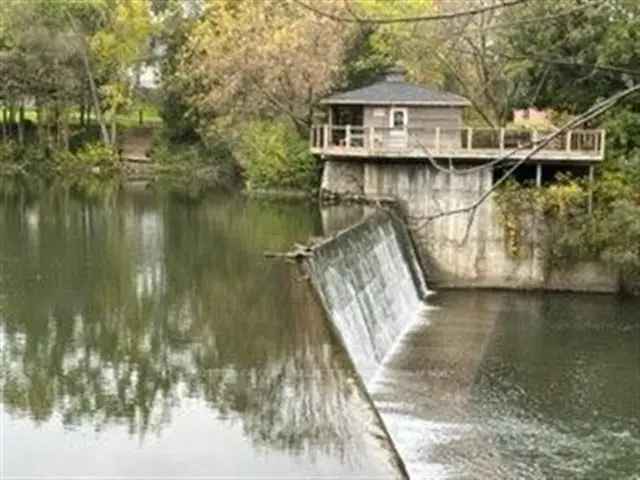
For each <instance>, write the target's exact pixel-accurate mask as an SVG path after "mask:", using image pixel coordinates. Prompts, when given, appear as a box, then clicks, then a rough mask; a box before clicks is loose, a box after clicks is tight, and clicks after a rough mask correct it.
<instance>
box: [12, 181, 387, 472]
mask: <svg viewBox="0 0 640 480" xmlns="http://www.w3.org/2000/svg"><path fill="white" fill-rule="evenodd" d="M318 222H319V219H318V218H317V216H316V215H315V214H310V213H309V209H307V208H304V207H302V208H301V207H300V206H292V205H274V204H264V203H256V202H252V201H247V200H245V199H241V198H237V197H228V196H218V195H215V196H212V197H211V198H208V199H206V200H205V201H203V202H199V203H190V202H185V201H178V200H177V199H176V198H174V197H171V196H168V195H158V194H154V193H151V192H148V191H146V190H140V191H136V192H127V193H123V192H120V193H118V194H116V195H115V196H113V197H112V198H110V199H109V200H107V201H101V200H95V199H94V201H92V202H87V201H86V200H84V199H79V198H77V197H75V196H74V195H69V194H66V195H60V194H53V193H48V192H47V193H43V194H42V195H28V196H22V195H12V196H5V198H4V200H2V201H0V329H1V330H0V332H1V333H2V335H3V336H4V351H3V363H4V365H3V367H4V368H3V369H2V373H1V376H2V377H1V381H2V383H3V387H4V398H3V403H4V409H5V411H6V412H8V413H9V415H13V416H25V415H26V416H28V417H29V418H32V419H33V420H34V421H37V422H46V421H48V420H49V419H50V418H51V417H52V415H54V414H59V415H61V416H62V418H63V421H64V423H65V425H67V426H70V427H71V426H76V425H92V426H93V427H94V428H95V429H96V430H98V431H99V430H102V429H105V428H108V427H109V426H111V425H116V424H124V425H126V426H127V428H128V430H129V432H130V434H136V435H139V436H140V437H141V439H143V438H144V437H145V434H147V433H148V432H150V431H155V432H161V431H162V428H163V426H165V425H167V424H169V423H170V422H171V421H172V412H173V411H174V409H175V408H177V407H179V405H180V403H181V401H182V400H183V399H185V398H187V397H189V398H199V399H202V400H203V401H206V403H207V404H208V405H209V406H210V407H211V410H212V414H213V415H217V416H219V417H220V418H226V419H228V421H229V422H241V423H242V426H243V430H244V431H245V434H246V435H247V436H249V437H250V438H251V440H252V441H253V442H255V444H257V445H262V446H265V447H270V448H277V449H282V450H286V451H288V452H294V453H305V455H310V454H313V452H323V453H329V452H330V453H331V454H332V455H339V456H341V457H345V456H353V457H354V458H353V459H352V460H353V461H355V458H356V457H357V456H358V455H359V450H361V445H360V444H361V443H362V442H363V441H365V440H363V438H365V437H370V438H372V437H376V438H382V436H381V435H380V432H379V431H376V428H378V427H376V425H375V424H376V420H375V417H374V415H373V413H372V411H371V410H370V408H369V404H368V401H367V400H366V399H365V398H364V397H363V394H362V391H361V390H360V389H359V387H358V384H357V382H356V381H355V377H354V373H353V371H352V369H351V366H350V364H349V362H348V360H347V359H346V358H345V357H344V356H343V353H342V351H341V350H340V349H339V348H337V347H336V345H335V343H334V341H333V340H332V337H331V336H330V335H329V333H328V331H327V328H326V323H325V320H324V318H323V316H322V312H321V311H320V310H319V308H318V306H317V305H316V304H315V303H314V301H313V299H312V297H311V294H310V291H309V290H308V286H307V284H306V282H304V281H301V279H299V278H298V275H297V272H294V271H292V269H291V267H289V266H287V265H284V264H282V263H279V262H272V261H267V260H264V258H263V255H262V252H263V251H264V250H278V249H286V248H287V247H288V246H289V245H291V243H292V242H293V241H300V240H305V239H306V238H307V237H308V236H309V235H311V234H313V233H315V232H316V231H317V229H318V227H319V225H318ZM372 433H373V434H374V435H372ZM376 442H377V443H378V444H379V445H378V446H380V444H384V443H385V442H386V440H376Z"/></svg>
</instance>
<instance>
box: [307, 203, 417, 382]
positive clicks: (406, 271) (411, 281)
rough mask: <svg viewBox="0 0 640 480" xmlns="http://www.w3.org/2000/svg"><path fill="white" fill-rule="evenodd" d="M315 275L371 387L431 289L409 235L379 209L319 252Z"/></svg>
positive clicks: (312, 261) (310, 263)
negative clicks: (428, 289)
mask: <svg viewBox="0 0 640 480" xmlns="http://www.w3.org/2000/svg"><path fill="white" fill-rule="evenodd" d="M307 268H308V270H309V274H310V275H309V276H310V279H311V282H312V283H313V285H314V287H315V289H316V292H317V293H318V295H319V297H320V300H321V302H322V304H323V306H324V308H325V310H326V312H327V314H328V316H329V318H330V319H331V322H332V325H333V327H334V331H335V332H336V334H337V335H338V336H339V337H340V338H341V341H342V343H343V344H344V345H345V348H346V350H347V351H348V352H349V355H350V357H351V359H352V361H353V363H354V365H355V367H356V368H357V370H358V372H359V374H360V376H361V377H362V379H363V381H364V383H365V384H367V383H368V382H369V381H370V380H371V379H372V378H373V376H374V374H375V372H376V371H377V370H378V368H379V367H380V365H381V364H382V363H383V361H384V358H385V356H386V355H387V354H388V352H389V351H390V350H391V348H392V345H393V344H394V342H395V341H396V340H397V338H398V337H399V336H400V335H401V333H402V332H403V331H404V330H405V329H406V328H407V327H408V326H409V325H410V324H411V323H412V322H413V321H414V320H416V318H417V317H418V315H419V313H420V312H421V311H422V307H423V305H424V304H423V299H424V298H425V297H426V294H427V288H426V284H425V283H424V275H423V273H422V271H421V269H420V265H419V262H418V259H417V257H416V255H415V253H414V249H413V246H412V244H411V239H410V237H409V233H408V231H407V229H406V227H405V226H404V224H403V223H402V221H400V220H399V219H397V218H395V216H394V215H393V214H391V213H389V212H385V211H377V212H376V213H374V214H373V215H370V216H368V217H367V218H366V219H365V220H364V221H361V222H360V223H357V224H355V225H354V226H352V227H350V228H348V229H346V230H343V231H342V232H340V233H339V234H338V235H337V236H335V237H334V238H332V239H331V240H329V241H327V242H325V243H324V244H321V245H320V246H317V247H315V248H314V252H313V255H312V256H311V257H310V258H309V259H308V260H307Z"/></svg>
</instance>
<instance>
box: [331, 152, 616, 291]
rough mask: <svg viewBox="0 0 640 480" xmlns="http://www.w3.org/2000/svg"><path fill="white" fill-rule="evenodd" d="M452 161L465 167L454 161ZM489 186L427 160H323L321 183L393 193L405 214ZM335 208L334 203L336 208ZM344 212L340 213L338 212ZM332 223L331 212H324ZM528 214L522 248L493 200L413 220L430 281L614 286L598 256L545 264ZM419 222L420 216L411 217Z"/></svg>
mask: <svg viewBox="0 0 640 480" xmlns="http://www.w3.org/2000/svg"><path fill="white" fill-rule="evenodd" d="M456 167H457V168H464V167H463V166H460V165H457V166H456ZM491 185H492V172H491V171H490V170H480V171H477V172H474V173H472V174H469V175H464V176H461V175H452V174H449V173H445V172H441V171H439V170H436V169H435V168H434V167H432V166H431V165H428V164H425V163H409V162H394V163H381V162H380V163H378V162H373V161H372V162H362V161H359V162H349V161H333V160H332V161H327V162H326V164H325V171H324V177H323V182H322V191H323V194H325V195H328V196H336V195H337V196H341V197H349V196H354V197H360V196H364V197H366V198H371V199H375V198H379V197H389V196H392V197H395V198H397V199H398V200H399V201H400V202H401V203H402V204H403V206H404V208H405V210H406V213H407V214H408V216H409V217H410V218H416V219H419V218H423V217H426V216H430V215H434V214H437V213H439V212H444V211H449V210H452V209H455V208H461V207H465V206H468V205H470V204H472V203H473V202H474V201H476V200H477V199H478V198H479V197H480V195H482V193H483V192H485V191H486V190H487V189H489V188H490V187H491ZM335 212H336V210H335V209H334V214H337V213H335ZM340 215H344V213H340ZM323 217H324V218H325V220H327V221H329V222H331V221H332V219H331V218H330V217H331V215H330V214H329V215H328V214H326V213H325V214H323ZM536 221H538V222H539V221H540V220H535V219H534V220H529V223H528V226H527V230H528V231H529V232H530V234H529V235H528V237H527V238H525V239H523V240H522V241H521V245H522V248H521V249H520V252H521V253H520V255H519V256H518V257H514V256H513V255H512V254H511V253H509V251H508V248H507V244H506V235H505V230H504V227H503V225H502V224H501V223H500V220H499V212H498V208H497V205H496V203H495V200H494V199H493V198H491V197H490V198H489V199H488V200H487V201H485V202H484V203H483V204H482V206H481V207H480V208H479V209H478V210H477V211H476V214H475V218H474V220H473V222H472V223H471V226H470V227H469V214H466V213H465V214H459V215H452V216H445V217H442V218H440V219H436V220H433V221H431V222H429V223H427V224H424V225H422V226H421V225H412V229H411V230H412V235H413V237H414V240H415V242H416V245H417V248H418V252H419V254H420V257H421V261H422V263H423V265H424V268H425V271H426V272H427V276H428V278H429V282H430V285H431V286H436V287H482V288H514V289H549V290H574V291H590V292H616V291H618V289H619V281H618V274H617V272H616V271H613V270H612V269H610V268H608V267H607V266H606V265H604V264H602V263H598V262H584V263H579V264H576V265H574V266H573V267H571V268H569V269H562V271H560V270H551V271H548V269H547V268H546V265H545V261H544V258H543V252H542V249H541V248H540V245H539V238H537V237H538V233H537V232H538V231H539V230H540V227H541V225H538V224H536ZM417 223H418V224H419V223H420V222H419V221H418V222H417Z"/></svg>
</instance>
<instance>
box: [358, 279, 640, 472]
mask: <svg viewBox="0 0 640 480" xmlns="http://www.w3.org/2000/svg"><path fill="white" fill-rule="evenodd" d="M428 302H429V308H428V311H427V313H426V315H425V317H424V319H423V320H422V322H417V323H416V324H414V326H413V328H412V329H411V330H410V331H409V332H408V333H407V334H406V335H405V336H403V337H402V338H401V339H400V343H399V345H396V348H395V353H394V355H393V356H392V358H391V359H390V360H389V361H388V362H387V363H386V364H385V365H383V367H382V370H381V372H380V373H379V376H378V378H377V379H376V381H375V382H374V383H373V384H372V385H369V389H370V391H371V393H372V398H373V401H374V404H375V405H376V407H377V408H378V410H379V411H380V413H381V416H382V418H383V419H384V421H385V423H386V424H387V426H388V428H389V431H390V434H391V437H392V438H393V440H394V442H395V443H396V446H397V448H398V451H399V453H400V454H401V455H402V456H403V459H404V461H405V462H406V464H407V467H408V469H409V471H410V473H411V474H412V478H430V479H460V478H463V479H478V480H480V479H488V478H490V479H505V480H506V479H514V478H518V479H532V480H533V479H536V480H537V479H541V480H542V479H551V478H552V479H585V480H587V479H628V480H636V479H638V478H640V314H639V313H638V312H640V302H639V301H637V300H624V299H619V298H616V297H613V296H607V295H584V294H583V295H570V294H557V293H540V294H520V293H506V292H503V293H501V292H479V291H457V292H441V293H438V294H436V295H433V296H431V297H429V300H428Z"/></svg>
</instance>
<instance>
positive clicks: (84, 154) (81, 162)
mask: <svg viewBox="0 0 640 480" xmlns="http://www.w3.org/2000/svg"><path fill="white" fill-rule="evenodd" d="M51 163H52V165H53V169H54V170H55V171H57V172H58V173H65V174H71V173H73V172H76V173H92V174H93V175H96V176H113V175H114V174H116V173H118V172H120V160H119V159H118V157H117V155H116V153H115V152H114V151H113V150H112V149H110V148H108V147H105V146H104V145H102V144H99V143H94V144H87V145H85V146H83V147H82V148H81V149H80V150H78V151H77V152H75V153H72V152H70V151H68V150H59V151H56V152H54V153H53V155H52V156H51Z"/></svg>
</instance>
